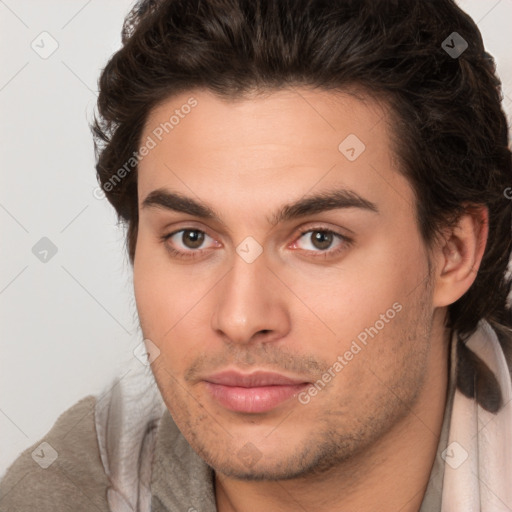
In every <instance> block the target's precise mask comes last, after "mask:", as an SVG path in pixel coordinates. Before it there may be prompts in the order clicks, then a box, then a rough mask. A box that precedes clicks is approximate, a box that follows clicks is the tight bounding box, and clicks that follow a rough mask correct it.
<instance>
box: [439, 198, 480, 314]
mask: <svg viewBox="0 0 512 512" xmlns="http://www.w3.org/2000/svg"><path fill="white" fill-rule="evenodd" d="M488 232H489V210H488V209H487V207H486V206H483V205H478V206H473V205H471V206H467V207H466V211H465V213H464V214H463V215H461V217H460V219H459V220H458V222H457V224H456V225H455V226H453V227H450V228H448V229H447V230H445V231H444V232H443V236H442V237H441V240H440V241H439V242H438V243H437V244H436V248H435V250H434V260H435V268H436V270H435V287H434V297H433V305H434V307H443V306H449V305H450V304H453V303H454V302H455V301H457V300H458V299H460V298H461V297H462V296H463V295H464V294H465V293H466V292H467V291H468V290H469V288H470V286H471V285H472V284H473V282H474V281H475V279H476V275H477V272H478V269H479V267H480V263H481V261H482V257H483V255H484V251H485V246H486V243H487V235H488Z"/></svg>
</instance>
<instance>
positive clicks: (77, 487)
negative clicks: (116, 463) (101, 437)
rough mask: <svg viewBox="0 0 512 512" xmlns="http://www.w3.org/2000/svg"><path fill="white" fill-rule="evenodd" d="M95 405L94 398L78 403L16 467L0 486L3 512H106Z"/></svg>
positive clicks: (8, 472) (105, 487)
mask: <svg viewBox="0 0 512 512" xmlns="http://www.w3.org/2000/svg"><path fill="white" fill-rule="evenodd" d="M95 404H96V398H95V397H94V396H87V397H85V398H83V399H82V400H80V401H79V402H77V403H76V404H75V405H73V406H72V407H70V408H69V409H68V410H66V411H65V412H64V413H62V414H61V415H60V416H59V418H58V419H57V421H56V422H55V424H54V425H53V427H52V428H51V430H50V431H49V432H48V433H47V434H46V435H45V436H44V437H43V438H42V439H40V440H39V441H37V442H36V443H34V444H33V445H32V446H30V447H29V448H27V449H26V450H25V451H24V452H23V453H22V454H21V455H20V456H19V457H18V458H17V459H16V460H15V461H14V462H13V464H12V465H11V466H10V467H9V469H8V470H7V472H6V474H5V476H4V478H3V479H2V481H1V482H0V510H2V511H9V512H28V511H32V510H38V511H39V512H46V511H48V512H49V511H52V512H53V511H55V510H59V511H67V510H69V511H73V512H80V511H86V510H87V511H90V510H95V511H96V510H97V511H101V512H103V511H105V512H106V511H108V505H107V500H106V490H107V486H108V479H107V476H106V475H105V472H104V470H103V465H102V463H101V459H100V454H99V449H98V441H97V435H96V428H95V422H94V410H95Z"/></svg>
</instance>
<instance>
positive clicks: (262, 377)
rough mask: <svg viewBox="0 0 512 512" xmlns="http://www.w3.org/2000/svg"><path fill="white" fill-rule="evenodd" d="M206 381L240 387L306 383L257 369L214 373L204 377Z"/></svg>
mask: <svg viewBox="0 0 512 512" xmlns="http://www.w3.org/2000/svg"><path fill="white" fill-rule="evenodd" d="M204 380H205V381H206V382H211V383H213V384H220V385H222V386H236V387H242V388H255V387H260V386H296V385H297V384H306V381H304V380H302V379H293V378H290V377H285V376H284V375H281V374H279V373H273V372H264V371H258V372H254V373H250V374H243V373H239V372H236V371H224V372H220V373H215V374H213V375H210V376H209V377H206V378H205V379H204Z"/></svg>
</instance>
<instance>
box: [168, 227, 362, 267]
mask: <svg viewBox="0 0 512 512" xmlns="http://www.w3.org/2000/svg"><path fill="white" fill-rule="evenodd" d="M183 231H197V232H199V233H203V234H205V235H207V236H209V235H208V233H206V232H204V231H202V230H201V229H196V228H182V229H178V230H176V231H173V232H172V233H169V234H168V235H164V236H162V237H161V241H162V243H164V244H165V246H166V249H167V251H168V252H169V253H170V255H171V256H172V257H174V258H182V259H194V258H197V257H200V256H201V255H202V253H204V252H206V251H207V250H206V249H198V250H190V251H178V250H177V249H175V248H174V247H171V246H170V245H169V244H168V243H167V242H168V240H169V239H170V238H171V237H173V236H174V235H176V234H177V233H181V232H183ZM316 232H320V233H324V234H331V235H334V236H335V237H338V238H339V239H340V241H341V242H342V243H341V245H340V247H338V248H337V249H327V250H325V251H306V252H307V253H310V254H311V256H312V257H313V258H324V259H325V258H327V257H335V256H337V255H338V254H339V253H341V252H342V251H344V250H345V249H347V248H349V247H350V246H351V245H352V244H353V240H352V239H351V238H349V237H347V236H345V235H342V234H341V233H338V232H336V231H333V230H332V229H328V228H325V227H322V226H317V227H314V228H307V229H306V228H304V229H302V230H299V235H298V237H297V238H296V240H300V239H301V238H302V237H303V236H304V235H305V234H307V233H316ZM210 238H211V237H210ZM294 243H295V242H294Z"/></svg>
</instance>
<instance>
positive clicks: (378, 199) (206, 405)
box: [134, 89, 434, 479]
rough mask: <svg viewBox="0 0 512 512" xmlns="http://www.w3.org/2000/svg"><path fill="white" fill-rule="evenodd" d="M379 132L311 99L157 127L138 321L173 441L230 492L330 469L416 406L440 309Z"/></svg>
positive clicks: (382, 126) (144, 198)
mask: <svg viewBox="0 0 512 512" xmlns="http://www.w3.org/2000/svg"><path fill="white" fill-rule="evenodd" d="M187 105H188V106H189V107H190V108H189V107H187ZM173 115H174V118H171V116H173ZM170 119H171V121H170ZM388 119H389V116H388V114H387V112H386V110H385V108H384V107H383V106H381V105H379V104H377V103H376V102H374V101H372V100H370V99H367V100H365V101H363V100H362V99H360V98H359V99H357V98H356V97H354V96H352V95H348V94H342V93H339V92H337V93H335V92H320V91H310V90H306V89H297V90H281V91H278V92H273V93H271V94H267V95H266V96H261V97H252V98H250V99H244V100H239V101H236V102H235V101H227V100H221V99H219V98H217V97H216V96H214V95H213V94H212V93H210V92H207V91H204V90H195V91H192V92H190V93H186V94H182V95H179V96H175V97H173V98H171V99H169V100H167V101H165V102H164V103H162V104H161V105H159V106H158V107H157V108H155V109H154V110H153V111H152V112H151V113H150V116H149V118H148V120H147V123H146V125H145V128H144V132H143V135H142V138H141V144H146V145H147V147H151V148H150V149H149V151H147V154H146V156H144V158H143V159H142V161H141V162H140V164H139V174H138V194H139V198H138V199H139V213H140V220H139V229H138V238H137V246H136V253H135V259H134V285H135V296H136V302H137V308H138V313H139V318H140V322H141V327H142V330H143V334H144V337H145V338H146V339H148V340H150V343H149V344H148V349H149V352H150V354H151V353H153V354H155V355H156V354H158V357H156V359H155V360H154V362H153V363H152V370H153V373H154V375H155V378H156V381H157V384H158V386H159V389H160V391H161V394H162V396H163V398H164V400H165V403H166V405H167V407H168V409H169V411H170V412H171V414H172V416H173V418H174V420H175V422H176V424H177V425H178V427H179V429H180V430H181V431H182V433H183V435H184V436H185V437H186V439H187V440H188V442H189V443H190V444H191V446H192V447H193V448H194V449H195V450H196V451H197V452H198V453H199V454H200V455H201V456H202V457H203V458H204V459H205V460H206V461H207V462H208V463H209V464H210V465H211V466H212V467H213V468H214V469H216V470H217V471H219V472H221V473H223V474H225V475H229V476H234V477H236V478H245V479H267V478H278V479H281V478H294V477H299V476H303V475H306V474H308V473H312V472H319V471H323V470H327V469H329V468H332V467H334V466H335V465H336V464H339V463H340V462H341V461H345V460H349V459H351V458H354V457H357V455H358V454H360V453H364V452H365V450H367V449H369V448H370V447H372V446H376V445H377V444H378V443H379V442H381V441H382V439H384V438H385V437H386V436H387V435H389V433H390V432H393V431H394V430H396V428H397V427H398V425H400V424H401V422H404V421H405V420H406V418H407V417H409V416H410V415H411V413H412V412H414V411H415V410H416V409H417V408H418V407H419V404H420V402H421V400H422V397H423V396H424V393H425V389H426V387H425V386H424V384H425V382H427V381H428V380H429V378H430V377H431V374H432V372H433V371H434V370H433V368H434V358H433V356H432V354H433V350H432V342H431V337H430V333H431V327H432V316H433V308H432V293H431V287H430V286H429V280H428V279H426V277H427V275H428V258H427V254H426V250H425V246H424V243H423V241H422V239H421V237H420V234H419V230H418V226H417V223H416V220H415V206H414V205H415V199H414V197H413V192H412V189H411V187H410V185H409V183H408V182H407V180H406V179H405V178H404V177H403V176H402V175H401V174H400V173H399V172H398V170H397V168H396V160H395V158H394V156H393V153H392V150H391V147H390V135H389V130H390V128H389V124H388ZM165 123H167V124H165ZM163 127H165V128H163ZM150 139H151V141H152V142H149V141H150Z"/></svg>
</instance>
